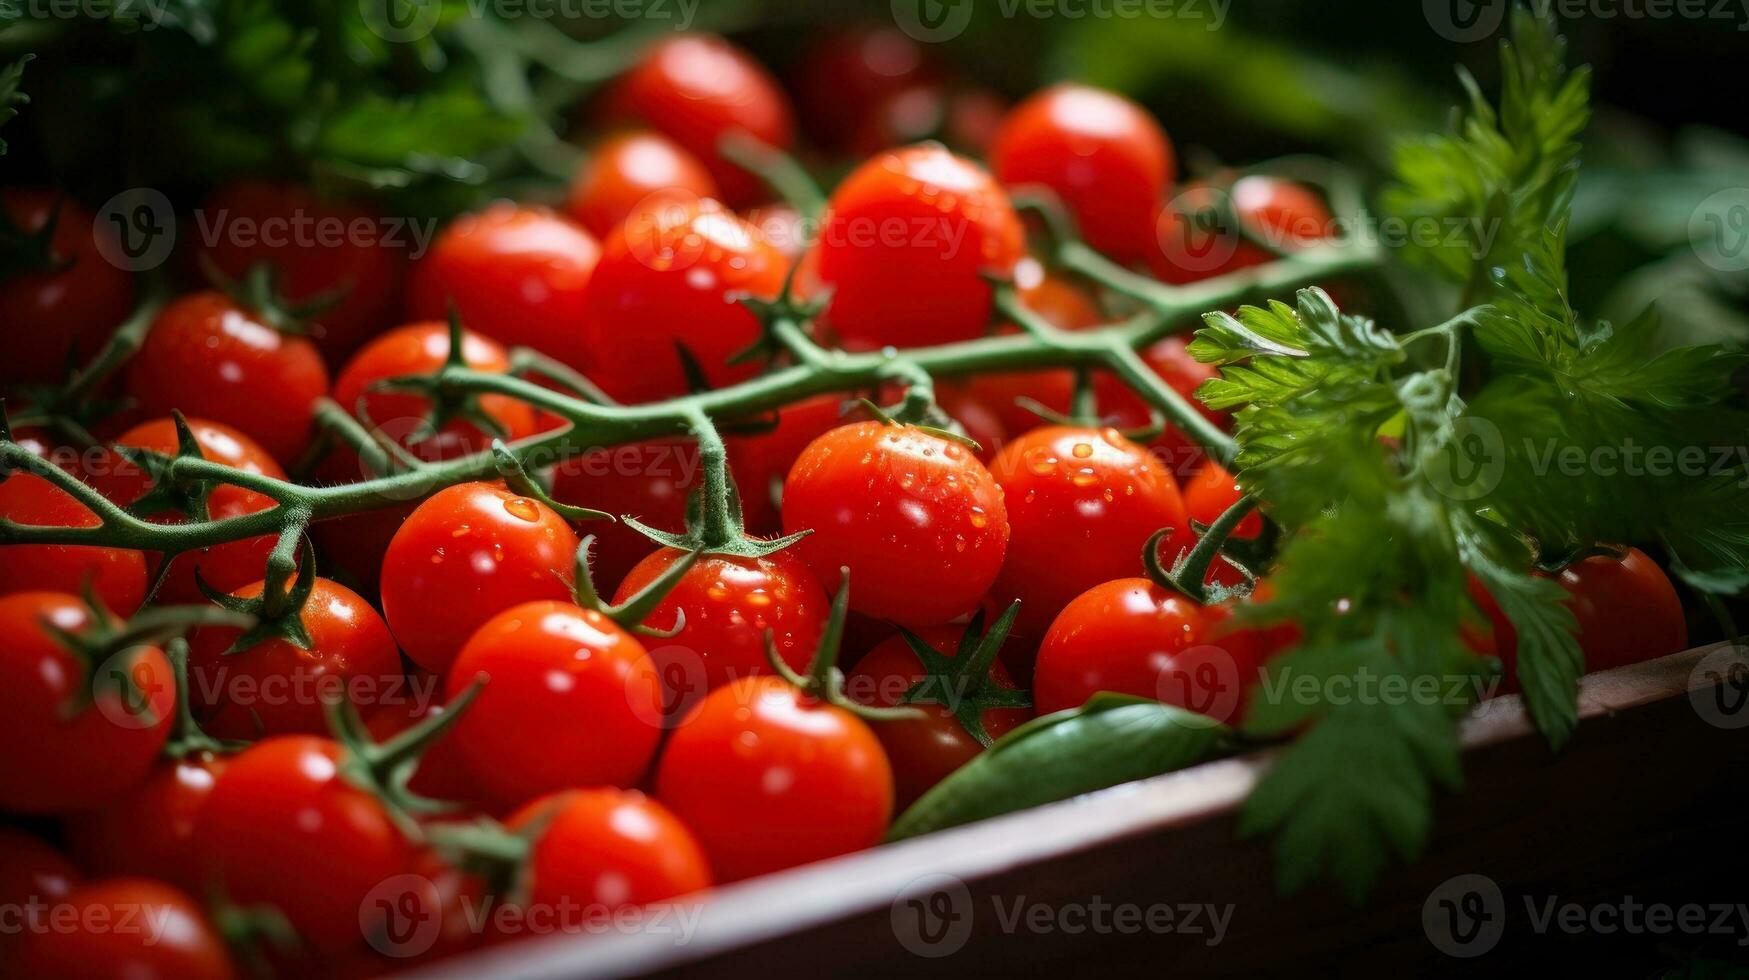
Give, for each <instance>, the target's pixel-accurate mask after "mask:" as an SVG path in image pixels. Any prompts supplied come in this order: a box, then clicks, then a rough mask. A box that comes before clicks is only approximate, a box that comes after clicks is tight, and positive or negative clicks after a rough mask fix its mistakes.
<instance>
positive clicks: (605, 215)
mask: <svg viewBox="0 0 1749 980" xmlns="http://www.w3.org/2000/svg"><path fill="white" fill-rule="evenodd" d="M716 196H717V182H716V181H715V180H714V179H712V177H711V174H710V171H709V170H707V169H705V165H704V164H703V163H702V162H700V161H699V159H698V157H695V156H693V155H692V153H690V152H688V151H687V150H686V149H685V148H684V147H682V146H680V144H678V143H676V142H674V141H673V140H671V139H669V138H668V137H666V136H663V135H662V134H660V133H656V132H649V131H641V130H640V131H633V132H628V133H619V134H616V135H613V136H609V137H608V138H606V139H604V140H602V141H601V142H600V143H598V144H596V146H595V149H594V151H593V152H592V153H591V154H590V156H589V159H588V162H586V163H585V164H584V165H583V169H581V170H579V171H578V172H577V178H576V180H575V181H574V182H573V183H572V184H571V193H570V196H569V197H567V198H566V199H565V211H566V213H567V214H569V215H570V216H571V217H572V218H575V219H576V220H577V222H578V223H579V224H581V225H582V226H583V227H585V228H587V229H589V233H590V234H592V235H594V236H595V237H596V238H598V239H602V240H604V241H605V240H606V239H607V237H608V235H609V234H611V233H612V231H613V229H614V228H615V227H616V226H618V225H619V223H620V222H622V221H624V220H626V218H627V217H628V216H629V215H631V214H632V212H633V211H637V210H642V209H646V208H659V207H663V206H665V205H669V204H680V205H682V206H684V205H685V204H687V203H689V202H696V201H698V200H701V199H703V198H707V197H708V198H714V197H716Z"/></svg>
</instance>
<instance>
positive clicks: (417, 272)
mask: <svg viewBox="0 0 1749 980" xmlns="http://www.w3.org/2000/svg"><path fill="white" fill-rule="evenodd" d="M600 258H601V246H600V244H599V243H597V242H596V240H595V238H594V236H592V235H590V234H589V233H588V232H587V231H584V230H583V228H582V227H581V226H579V225H578V224H576V223H575V222H573V221H572V220H571V219H569V218H566V217H564V216H563V215H560V214H557V213H555V212H553V211H551V210H549V209H547V208H542V207H533V206H530V205H522V204H511V203H508V202H505V203H499V204H494V205H492V206H491V207H488V208H486V209H485V210H484V211H480V212H477V213H475V214H466V215H463V216H461V217H459V218H457V219H456V220H455V221H453V222H451V223H450V224H449V226H448V227H447V228H445V229H444V230H443V232H442V233H441V234H439V235H438V236H437V241H436V243H435V244H433V245H432V246H431V253H430V254H429V255H427V256H425V257H424V258H423V259H421V260H420V261H419V263H418V264H416V265H415V266H414V267H413V274H412V276H410V277H409V279H408V283H407V294H408V295H407V309H408V318H409V319H412V320H447V319H448V318H449V310H450V306H451V304H454V306H455V309H456V310H457V312H459V313H460V315H461V319H462V323H464V324H466V325H467V327H468V328H469V329H470V330H476V331H479V332H480V333H482V334H485V335H486V336H488V337H490V338H492V339H493V340H496V341H498V342H499V343H502V344H507V345H511V346H523V347H533V348H535V349H536V350H540V351H543V352H545V353H547V354H550V355H552V356H553V357H556V358H558V359H559V360H561V361H563V362H565V363H566V364H569V365H570V366H572V367H574V368H577V369H578V370H583V369H585V368H586V367H587V366H588V358H587V353H588V352H587V351H586V350H585V349H584V348H583V347H582V346H581V345H580V344H579V342H578V338H579V335H578V327H579V325H580V324H582V323H583V316H584V314H583V294H584V291H585V288H586V287H587V286H588V285H589V280H590V277H591V276H593V275H594V273H595V263H596V261H597V260H599V259H600Z"/></svg>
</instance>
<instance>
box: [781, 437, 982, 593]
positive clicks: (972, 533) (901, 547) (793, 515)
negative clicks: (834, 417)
mask: <svg viewBox="0 0 1749 980" xmlns="http://www.w3.org/2000/svg"><path fill="white" fill-rule="evenodd" d="M783 527H784V530H785V531H786V532H788V533H791V534H793V533H795V532H797V531H802V530H806V529H809V528H811V529H813V532H814V533H812V534H810V535H808V536H807V537H806V538H804V539H803V540H802V542H801V543H800V544H798V545H797V546H796V547H797V548H798V549H799V550H800V551H801V554H802V557H803V558H804V559H806V560H807V562H808V566H809V567H810V568H812V569H813V570H814V574H815V575H816V576H817V577H818V578H819V579H820V583H821V584H822V585H824V586H825V587H826V588H827V589H829V590H835V589H837V588H838V583H839V569H840V568H841V567H844V566H848V567H849V568H850V570H851V572H852V573H853V574H852V581H853V582H854V583H855V585H854V587H853V588H851V590H850V608H852V609H854V610H856V611H858V612H861V613H864V614H867V615H870V616H878V617H881V618H885V619H893V620H897V621H899V622H904V623H915V624H918V625H930V624H933V623H944V622H946V621H948V620H950V619H952V618H954V617H955V616H958V615H960V614H961V613H964V612H966V611H968V610H970V609H972V608H973V607H974V606H976V605H977V604H978V600H979V598H981V597H982V596H983V594H984V593H985V592H986V591H987V590H988V589H989V588H990V585H991V584H992V583H994V582H995V580H996V574H997V572H998V571H999V570H1000V569H1001V567H1002V558H1003V555H1004V554H1005V553H1006V551H1007V548H1008V533H1009V532H1008V515H1007V512H1006V510H1005V509H1004V507H1003V503H1002V488H1001V487H999V486H997V485H996V481H995V479H994V478H993V477H991V476H990V471H989V470H986V469H985V468H984V466H983V464H982V463H979V462H978V460H977V458H976V457H974V456H973V455H972V452H971V450H969V449H967V448H965V447H964V446H962V445H960V444H959V443H957V442H952V441H950V440H947V439H943V438H941V437H939V436H935V435H931V434H930V433H928V432H925V431H923V430H921V429H918V428H916V427H915V426H906V425H887V424H885V423H882V422H856V423H852V424H850V425H843V426H839V427H838V428H836V429H833V430H832V431H830V432H828V433H826V434H825V435H823V436H821V437H820V438H818V439H815V440H814V441H813V442H811V443H809V444H808V447H807V448H806V449H804V450H803V451H802V455H801V458H799V459H797V460H796V464H795V467H794V468H793V469H791V470H790V474H789V479H788V480H787V481H786V482H785V483H784V490H783Z"/></svg>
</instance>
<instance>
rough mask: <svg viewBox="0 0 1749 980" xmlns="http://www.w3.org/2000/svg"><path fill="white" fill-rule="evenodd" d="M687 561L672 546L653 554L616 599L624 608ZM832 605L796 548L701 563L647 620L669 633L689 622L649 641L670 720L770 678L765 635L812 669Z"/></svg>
mask: <svg viewBox="0 0 1749 980" xmlns="http://www.w3.org/2000/svg"><path fill="white" fill-rule="evenodd" d="M681 556H682V552H679V551H675V550H674V549H673V548H662V549H660V550H658V551H656V552H655V553H653V554H651V555H650V556H649V557H648V558H645V559H644V560H643V561H641V562H639V563H638V564H637V566H636V567H634V568H633V569H632V571H631V574H629V575H627V576H626V579H625V581H624V582H621V583H620V586H619V592H618V593H617V594H615V596H614V600H613V601H614V602H615V603H621V602H625V601H626V600H627V599H629V598H631V597H632V596H633V595H635V594H637V592H638V590H640V589H642V588H644V587H645V586H647V585H649V584H650V583H651V582H653V581H655V580H656V579H657V578H660V577H661V575H662V573H663V572H665V571H667V570H668V568H669V567H670V566H672V565H673V564H674V562H675V560H676V559H678V558H680V557H681ZM830 606H831V600H830V599H829V598H827V596H826V591H825V590H824V589H822V588H820V583H819V582H817V581H815V580H814V574H813V573H812V572H810V571H808V566H807V565H806V564H805V563H803V562H802V560H801V558H800V557H798V556H797V555H796V554H795V553H794V550H793V549H787V550H784V551H779V552H776V553H774V554H770V555H767V556H765V557H763V558H736V557H732V556H729V555H705V556H704V557H702V558H700V559H699V560H698V561H697V562H696V563H695V564H694V565H693V566H692V567H691V568H689V569H687V570H686V573H685V574H684V575H682V576H681V578H680V581H679V582H678V583H676V584H675V586H674V588H673V590H671V591H670V592H669V593H668V595H667V597H666V598H664V599H663V600H662V601H661V603H659V604H658V605H657V606H656V608H655V610H654V611H652V612H651V613H650V615H649V616H647V617H645V619H644V624H645V625H647V626H650V627H652V628H654V629H659V630H662V631H664V632H666V631H667V630H671V629H673V628H674V625H675V623H676V622H677V620H678V617H679V616H682V615H683V616H685V623H684V626H683V628H682V629H681V631H680V632H679V633H678V634H676V635H675V636H673V637H672V638H668V639H660V640H653V641H652V643H651V646H652V647H653V649H651V651H650V656H651V658H652V659H653V660H654V661H655V663H656V670H657V672H658V673H659V674H660V675H661V677H662V682H663V686H664V695H665V703H666V705H667V708H668V713H669V714H670V716H678V715H679V714H680V713H681V712H682V711H684V710H685V709H686V708H689V707H691V706H692V705H693V703H694V702H696V701H697V700H698V699H699V698H701V697H703V696H704V695H705V693H706V692H707V691H711V690H715V689H716V688H719V687H722V686H723V685H724V684H727V683H728V682H730V681H732V680H734V679H735V678H737V677H751V676H753V675H755V674H765V673H770V667H769V666H768V664H767V661H766V659H765V637H766V633H767V631H770V633H771V637H772V642H773V643H775V644H776V646H777V653H778V656H780V657H782V658H783V661H784V663H787V664H789V665H790V666H791V667H794V668H795V669H796V670H797V671H803V670H806V669H807V666H808V659H809V658H810V657H812V656H813V654H814V648H815V647H816V646H818V645H819V640H820V634H821V633H822V632H824V630H825V628H826V614H827V612H828V610H829V607H830Z"/></svg>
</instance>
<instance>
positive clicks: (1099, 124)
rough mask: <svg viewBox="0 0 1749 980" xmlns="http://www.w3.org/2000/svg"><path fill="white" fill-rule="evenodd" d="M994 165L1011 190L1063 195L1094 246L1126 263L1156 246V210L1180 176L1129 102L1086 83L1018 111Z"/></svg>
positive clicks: (1158, 132) (1055, 90)
mask: <svg viewBox="0 0 1749 980" xmlns="http://www.w3.org/2000/svg"><path fill="white" fill-rule="evenodd" d="M991 165H992V166H993V167H994V168H995V170H996V177H997V178H998V179H999V180H1001V181H1002V183H1003V184H1005V185H1006V186H1008V187H1011V188H1018V187H1023V186H1025V185H1028V184H1037V185H1042V186H1044V187H1047V188H1049V189H1050V190H1052V191H1053V192H1055V193H1056V195H1057V197H1059V198H1061V199H1062V201H1063V204H1064V206H1065V207H1067V208H1068V210H1069V213H1070V214H1071V215H1073V216H1074V219H1075V225H1076V227H1077V229H1078V230H1079V231H1080V234H1081V236H1082V238H1084V239H1085V240H1086V241H1087V244H1089V245H1091V246H1093V247H1094V248H1096V249H1098V250H1100V251H1101V252H1104V253H1106V254H1107V255H1110V256H1111V257H1112V258H1114V259H1116V260H1118V261H1120V262H1128V261H1130V260H1133V259H1138V258H1141V257H1142V256H1143V255H1145V254H1147V253H1148V252H1149V251H1150V246H1151V245H1152V244H1153V241H1154V220H1153V219H1154V209H1155V208H1156V207H1157V206H1158V205H1159V203H1160V199H1161V198H1162V197H1164V196H1165V193H1166V188H1167V187H1168V186H1170V185H1171V183H1172V180H1173V177H1174V175H1175V174H1174V160H1173V156H1172V145H1171V144H1170V143H1168V142H1167V140H1166V133H1165V131H1164V130H1162V129H1161V128H1160V124H1159V123H1157V122H1155V121H1154V119H1153V117H1152V116H1150V115H1148V113H1147V111H1146V110H1144V109H1143V108H1142V107H1141V106H1139V105H1136V104H1135V103H1134V102H1131V101H1130V100H1129V99H1126V98H1124V97H1123V96H1121V95H1117V94H1116V93H1113V92H1107V91H1104V90H1103V89H1097V88H1090V87H1088V86H1086V85H1074V84H1063V85H1056V86H1053V87H1051V88H1048V89H1045V90H1044V91H1043V92H1040V93H1038V94H1037V95H1034V96H1033V97H1032V98H1030V99H1027V100H1026V101H1025V102H1022V103H1021V104H1020V105H1018V106H1015V107H1014V109H1013V111H1011V112H1010V113H1009V114H1008V118H1007V119H1006V120H1004V121H1003V123H1002V129H1001V131H1000V132H999V133H998V134H997V136H996V145H995V149H994V151H993V152H992V154H991Z"/></svg>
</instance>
